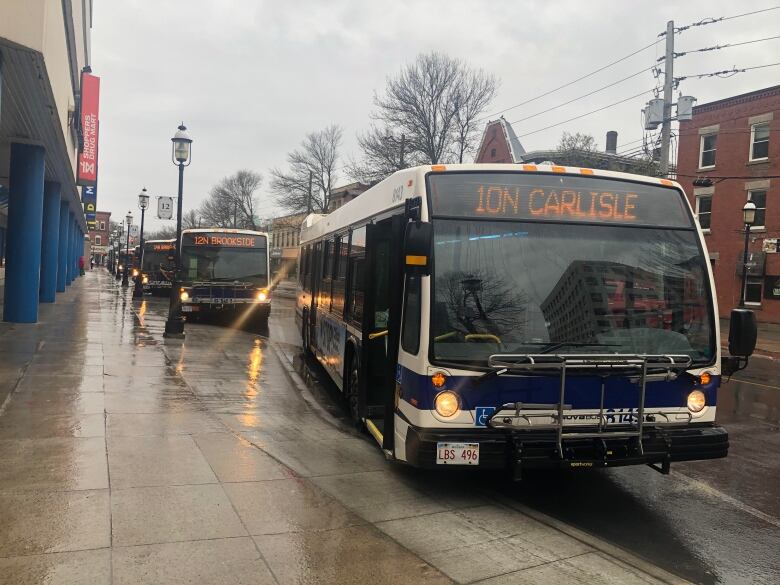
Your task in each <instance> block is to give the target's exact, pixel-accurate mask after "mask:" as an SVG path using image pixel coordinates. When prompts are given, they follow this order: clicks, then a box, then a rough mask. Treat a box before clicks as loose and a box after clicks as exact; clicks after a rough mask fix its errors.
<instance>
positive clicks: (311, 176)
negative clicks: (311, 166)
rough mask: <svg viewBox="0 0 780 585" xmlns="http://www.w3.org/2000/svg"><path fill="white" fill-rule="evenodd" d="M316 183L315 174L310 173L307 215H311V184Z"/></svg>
mask: <svg viewBox="0 0 780 585" xmlns="http://www.w3.org/2000/svg"><path fill="white" fill-rule="evenodd" d="M312 181H314V173H313V172H312V171H309V196H308V198H307V199H306V213H307V214H309V213H311V184H312Z"/></svg>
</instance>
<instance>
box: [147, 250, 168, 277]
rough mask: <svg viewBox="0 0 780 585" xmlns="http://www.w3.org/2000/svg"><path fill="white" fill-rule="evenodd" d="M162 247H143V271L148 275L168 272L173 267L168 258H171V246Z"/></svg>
mask: <svg viewBox="0 0 780 585" xmlns="http://www.w3.org/2000/svg"><path fill="white" fill-rule="evenodd" d="M166 246H167V247H163V245H161V244H153V245H147V246H144V264H143V271H144V272H146V273H148V274H153V273H157V272H169V271H170V270H171V268H172V267H173V261H172V260H169V259H168V257H169V256H173V254H174V251H173V244H168V245H166Z"/></svg>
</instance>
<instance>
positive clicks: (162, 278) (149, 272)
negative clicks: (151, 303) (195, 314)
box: [141, 240, 176, 295]
mask: <svg viewBox="0 0 780 585" xmlns="http://www.w3.org/2000/svg"><path fill="white" fill-rule="evenodd" d="M175 243H176V240H147V241H145V242H144V253H143V260H142V266H141V282H142V284H143V287H144V292H148V293H151V294H153V295H160V294H170V290H171V279H172V278H173V269H174V265H175V260H174V254H175V253H176V246H175Z"/></svg>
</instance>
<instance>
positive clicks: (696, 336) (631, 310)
mask: <svg viewBox="0 0 780 585" xmlns="http://www.w3.org/2000/svg"><path fill="white" fill-rule="evenodd" d="M433 223H434V234H435V236H434V275H433V300H432V309H431V344H432V345H431V355H432V357H433V358H434V359H436V360H440V361H446V362H467V363H472V364H477V365H485V364H486V362H487V358H488V356H490V355H491V354H495V353H520V354H539V353H558V354H561V353H569V354H571V353H580V354H583V353H589V354H593V353H623V354H626V353H630V354H655V355H658V354H685V355H689V356H691V358H692V359H693V360H694V362H697V363H707V364H709V363H711V362H712V360H713V359H714V356H715V344H714V323H713V316H712V315H713V310H712V302H711V299H710V293H709V286H708V283H709V276H708V273H707V270H706V265H705V261H706V260H705V258H704V257H703V254H702V252H701V248H700V247H699V243H698V239H697V233H696V232H695V231H694V230H692V229H688V228H681V229H669V228H665V229H664V228H658V227H656V228H653V227H636V226H635V227H630V226H626V225H614V223H613V222H610V223H612V224H611V225H592V224H583V223H562V222H544V221H506V220H503V221H491V220H484V219H471V220H464V219H457V220H456V219H441V218H437V219H434V220H433Z"/></svg>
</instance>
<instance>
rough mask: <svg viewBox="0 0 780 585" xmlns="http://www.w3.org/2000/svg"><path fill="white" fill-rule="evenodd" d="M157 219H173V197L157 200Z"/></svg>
mask: <svg viewBox="0 0 780 585" xmlns="http://www.w3.org/2000/svg"><path fill="white" fill-rule="evenodd" d="M157 218H158V219H172V218H173V197H158V198H157Z"/></svg>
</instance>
